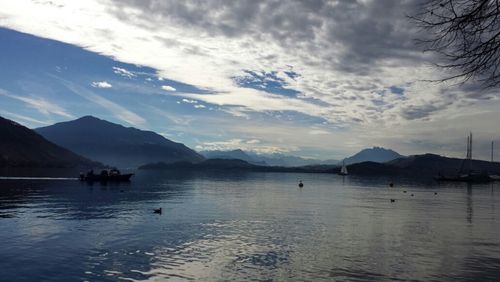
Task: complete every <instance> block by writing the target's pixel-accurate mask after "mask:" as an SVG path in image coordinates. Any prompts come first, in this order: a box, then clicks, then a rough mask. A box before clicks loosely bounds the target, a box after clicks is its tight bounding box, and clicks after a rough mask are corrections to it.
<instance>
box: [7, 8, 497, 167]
mask: <svg viewBox="0 0 500 282" xmlns="http://www.w3.org/2000/svg"><path fill="white" fill-rule="evenodd" d="M0 3H1V7H2V9H0V115H2V116H5V117H7V118H10V119H13V120H16V121H18V122H20V123H22V124H24V125H26V126H28V127H31V128H35V127H40V126H46V125H49V124H52V123H54V122H60V121H65V120H71V119H74V118H78V117H81V116H84V115H94V116H97V117H100V118H103V119H106V120H109V121H112V122H116V123H120V124H123V125H125V126H133V127H137V128H141V129H148V130H154V131H156V132H158V133H160V134H162V135H164V136H165V137H167V138H169V139H172V140H175V141H178V142H183V143H185V144H186V145H188V146H190V147H192V148H194V149H197V150H204V149H205V150H206V149H235V148H241V149H245V150H254V151H257V152H285V153H287V154H291V155H299V156H305V157H316V158H323V159H328V158H342V157H344V156H346V155H350V154H352V153H355V152H357V151H359V150H360V149H362V148H364V147H371V146H384V147H388V148H392V149H394V150H396V151H398V152H400V153H402V154H419V153H424V152H433V153H438V154H443V155H452V156H459V157H460V156H463V155H464V154H465V138H466V134H467V132H468V131H469V130H472V131H473V133H474V136H475V143H474V155H475V157H477V158H483V159H488V158H489V143H490V142H491V140H499V141H500V126H499V122H498V121H499V120H500V101H499V95H498V92H497V91H495V90H494V89H490V90H487V91H486V90H481V89H479V88H477V87H474V86H471V85H456V84H452V83H447V84H437V83H432V82H427V80H432V79H436V78H439V77H443V75H446V74H444V73H442V71H439V70H436V69H435V68H433V67H432V63H433V62H437V61H436V60H437V59H436V58H434V57H433V54H430V53H424V52H422V47H421V46H417V45H416V44H415V41H414V39H415V38H417V37H419V36H423V35H422V34H420V32H419V30H417V29H416V28H415V26H414V25H413V24H412V23H411V22H410V21H409V20H408V18H407V15H411V14H414V13H415V12H416V8H417V4H418V3H416V0H412V1H408V0H392V1H391V0H372V1H370V0H357V1H355V0H337V1H322V0H312V1H277V0H269V1H222V0H220V1H218V0H213V1H177V0H171V1H168V0H166V1H159V0H141V1H140V0H121V1H117V0H103V1H94V0H86V1H58V0H52V1H42V0H40V1H26V0H16V1H7V0H0ZM498 143H499V144H500V142H498ZM497 156H498V157H497V158H500V153H499V154H497Z"/></svg>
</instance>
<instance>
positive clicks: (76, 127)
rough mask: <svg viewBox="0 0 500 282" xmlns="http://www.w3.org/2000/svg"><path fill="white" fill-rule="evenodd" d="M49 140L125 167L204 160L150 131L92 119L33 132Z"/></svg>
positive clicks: (85, 118)
mask: <svg viewBox="0 0 500 282" xmlns="http://www.w3.org/2000/svg"><path fill="white" fill-rule="evenodd" d="M35 130H36V132H38V133H39V134H40V135H42V136H44V137H45V138H47V139H48V140H50V141H52V142H54V143H56V144H58V145H60V146H62V147H65V148H67V149H70V150H72V151H74V152H76V153H78V154H81V155H83V156H85V157H88V158H91V159H94V160H98V161H100V162H103V163H105V164H108V165H112V166H116V167H121V168H127V167H138V166H140V165H143V164H146V163H151V162H160V161H161V162H165V163H172V162H178V161H189V162H199V161H202V160H203V159H204V158H203V156H201V155H199V154H198V153H196V152H195V151H193V150H191V149H189V148H188V147H186V146H184V145H183V144H181V143H176V142H173V141H170V140H168V139H166V138H164V137H163V136H161V135H159V134H157V133H154V132H152V131H144V130H139V129H136V128H133V127H124V126H122V125H119V124H115V123H111V122H108V121H105V120H101V119H98V118H96V117H93V116H84V117H82V118H79V119H76V120H73V121H67V122H61V123H56V124H54V125H51V126H47V127H41V128H37V129H35Z"/></svg>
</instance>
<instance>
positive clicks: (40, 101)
mask: <svg viewBox="0 0 500 282" xmlns="http://www.w3.org/2000/svg"><path fill="white" fill-rule="evenodd" d="M0 95H2V96H5V97H9V98H11V99H15V100H18V101H21V102H23V103H25V104H26V105H27V106H28V107H30V108H33V109H35V110H37V111H39V112H40V113H42V114H44V115H51V114H54V115H59V116H63V117H66V118H74V116H73V115H71V114H69V113H68V112H67V111H66V110H65V109H64V108H62V107H61V106H59V105H57V104H55V103H54V102H51V101H47V100H45V99H44V98H42V97H36V96H30V97H26V96H18V95H14V94H11V93H10V92H8V91H6V90H2V89H0Z"/></svg>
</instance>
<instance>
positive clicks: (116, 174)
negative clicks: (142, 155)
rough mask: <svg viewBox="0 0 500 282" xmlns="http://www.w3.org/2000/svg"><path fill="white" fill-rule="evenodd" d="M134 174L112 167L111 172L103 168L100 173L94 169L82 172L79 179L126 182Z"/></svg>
mask: <svg viewBox="0 0 500 282" xmlns="http://www.w3.org/2000/svg"><path fill="white" fill-rule="evenodd" d="M132 175H134V174H133V173H126V174H121V173H120V171H119V170H117V169H112V170H110V171H109V172H108V171H107V170H102V171H101V173H100V174H94V171H93V170H90V171H89V172H87V174H83V173H80V177H79V179H80V181H100V182H107V181H111V182H125V181H130V178H131V177H132Z"/></svg>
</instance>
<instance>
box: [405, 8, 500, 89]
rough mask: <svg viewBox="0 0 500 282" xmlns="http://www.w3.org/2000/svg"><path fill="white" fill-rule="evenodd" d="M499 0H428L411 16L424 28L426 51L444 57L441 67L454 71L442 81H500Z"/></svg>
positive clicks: (493, 84)
mask: <svg viewBox="0 0 500 282" xmlns="http://www.w3.org/2000/svg"><path fill="white" fill-rule="evenodd" d="M499 1H500V0H427V1H425V2H424V3H423V4H422V6H421V7H420V8H421V9H420V11H419V13H418V14H416V15H413V16H410V18H411V19H412V20H413V21H415V22H416V24H417V25H418V26H419V27H420V28H421V29H422V30H423V31H424V32H425V34H426V38H420V39H417V42H418V43H419V44H421V45H423V46H424V50H425V51H432V52H436V53H437V54H439V55H440V56H441V58H442V59H443V62H442V63H439V64H436V65H437V66H438V67H441V68H445V69H448V70H450V71H451V72H452V73H453V74H451V75H450V76H449V77H447V78H444V79H441V81H446V80H452V79H462V80H463V81H464V82H465V81H468V80H475V81H479V82H481V83H483V85H484V86H485V87H496V86H499V85H500V74H499V65H500V3H499Z"/></svg>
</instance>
